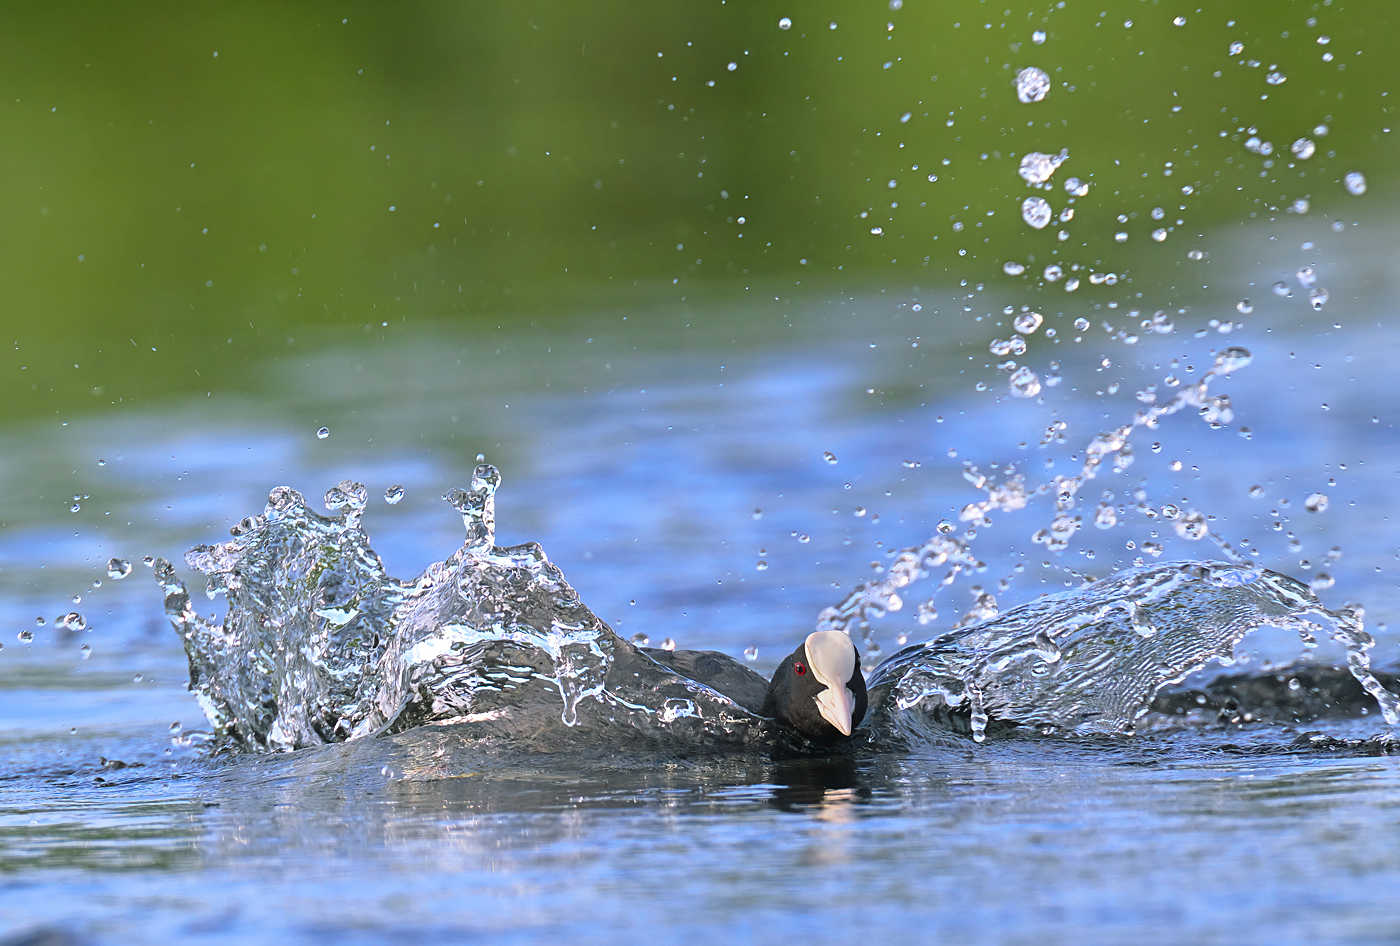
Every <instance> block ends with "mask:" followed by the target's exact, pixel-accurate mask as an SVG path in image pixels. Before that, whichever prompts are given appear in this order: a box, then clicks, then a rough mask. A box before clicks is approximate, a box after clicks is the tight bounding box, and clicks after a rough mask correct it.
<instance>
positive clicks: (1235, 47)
mask: <svg viewBox="0 0 1400 946" xmlns="http://www.w3.org/2000/svg"><path fill="white" fill-rule="evenodd" d="M1242 52H1244V43H1241V42H1239V41H1238V40H1236V41H1235V42H1233V43H1231V44H1230V55H1231V56H1238V55H1239V54H1240V53H1242Z"/></svg>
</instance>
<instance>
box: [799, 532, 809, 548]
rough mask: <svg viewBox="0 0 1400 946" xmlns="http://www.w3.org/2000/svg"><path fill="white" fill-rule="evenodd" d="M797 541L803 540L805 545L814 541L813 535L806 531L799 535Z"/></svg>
mask: <svg viewBox="0 0 1400 946" xmlns="http://www.w3.org/2000/svg"><path fill="white" fill-rule="evenodd" d="M797 541H799V542H801V543H802V544H803V545H806V544H807V543H808V542H810V541H812V537H811V536H810V535H808V534H807V533H805V532H804V533H802V534H801V535H799V536H798V537H797Z"/></svg>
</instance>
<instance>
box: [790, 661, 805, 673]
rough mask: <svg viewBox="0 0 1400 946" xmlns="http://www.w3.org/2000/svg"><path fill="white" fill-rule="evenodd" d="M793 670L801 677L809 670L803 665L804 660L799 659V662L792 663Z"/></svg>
mask: <svg viewBox="0 0 1400 946" xmlns="http://www.w3.org/2000/svg"><path fill="white" fill-rule="evenodd" d="M792 672H793V673H795V674H797V675H798V676H799V677H800V676H802V675H803V674H804V673H806V672H807V668H806V666H804V665H803V663H802V661H800V660H799V661H798V662H797V663H795V664H793V665H792Z"/></svg>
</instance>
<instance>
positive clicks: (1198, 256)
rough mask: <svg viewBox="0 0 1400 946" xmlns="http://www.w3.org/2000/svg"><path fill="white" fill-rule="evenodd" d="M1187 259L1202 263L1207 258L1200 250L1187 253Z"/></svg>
mask: <svg viewBox="0 0 1400 946" xmlns="http://www.w3.org/2000/svg"><path fill="white" fill-rule="evenodd" d="M1186 258H1187V259H1189V260H1196V261H1200V260H1203V259H1205V258H1206V254H1204V253H1202V252H1201V251H1200V250H1190V251H1188V252H1187V254H1186Z"/></svg>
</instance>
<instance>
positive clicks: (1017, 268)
mask: <svg viewBox="0 0 1400 946" xmlns="http://www.w3.org/2000/svg"><path fill="white" fill-rule="evenodd" d="M1001 271H1002V272H1003V273H1006V275H1008V276H1019V275H1021V274H1022V273H1024V272H1025V271H1026V267H1024V266H1022V265H1021V264H1020V263H1016V262H1011V261H1008V262H1005V263H1002V264H1001Z"/></svg>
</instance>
